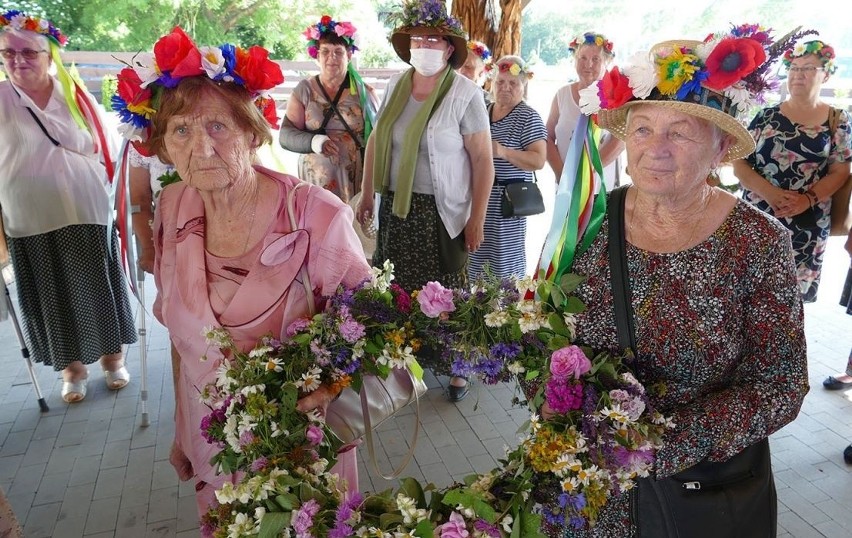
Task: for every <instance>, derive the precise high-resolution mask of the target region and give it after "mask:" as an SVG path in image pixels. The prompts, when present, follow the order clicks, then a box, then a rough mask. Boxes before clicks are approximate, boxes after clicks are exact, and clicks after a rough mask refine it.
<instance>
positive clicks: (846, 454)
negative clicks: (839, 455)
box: [843, 445, 852, 465]
mask: <svg viewBox="0 0 852 538" xmlns="http://www.w3.org/2000/svg"><path fill="white" fill-rule="evenodd" d="M843 459H844V460H846V463H848V464H849V465H852V445H849V446H847V447H846V450H844V451H843Z"/></svg>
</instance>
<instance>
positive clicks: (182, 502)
mask: <svg viewBox="0 0 852 538" xmlns="http://www.w3.org/2000/svg"><path fill="white" fill-rule="evenodd" d="M848 265H849V259H848V257H847V256H846V254H845V252H844V251H843V250H842V243H841V242H840V240H839V239H833V240H832V242H831V244H830V248H829V252H828V255H827V259H826V272H825V275H824V280H823V281H824V284H823V289H822V291H821V294H820V301H819V302H817V303H815V304H813V305H808V306H807V307H806V321H807V335H808V345H809V347H808V351H809V362H810V379H811V384H812V385H813V389H812V390H811V392H810V394H808V396H807V398H806V400H805V405H804V408H803V409H802V413H801V414H800V415H799V417H798V419H797V420H796V421H795V422H793V423H792V424H790V425H788V426H787V427H786V428H784V429H783V430H781V431H780V432H778V433H777V434H775V435H774V436H772V440H771V444H772V450H773V461H774V468H775V472H776V478H777V484H778V489H779V497H780V501H781V504H780V511H781V513H780V525H781V529H780V536H782V537H795V538H808V537H819V536H826V537H837V538H840V537H843V538H846V537H848V536H850V535H852V511H851V510H850V509H849V507H850V506H852V487H850V481H852V467H850V466H847V465H845V464H844V462H843V458H842V455H841V452H842V450H843V448H844V447H845V446H846V445H847V444H848V443H849V442H850V441H852V391H848V393H846V394H843V393H837V392H835V393H830V392H827V391H825V390H823V389H822V387H821V385H820V383H821V381H822V379H823V378H825V376H826V375H829V374H831V373H834V372H835V371H836V370H837V369H839V368H841V366H842V365H844V364H845V361H846V357H847V354H848V353H849V349H850V346H852V317H849V316H845V315H843V313H842V310H841V309H840V308H839V307H838V306H836V299H837V297H838V296H839V288H840V285H841V282H842V278H843V276H844V275H845V270H846V267H848ZM146 291H147V292H148V293H147V296H148V302H147V304H149V305H150V304H151V302H152V300H151V299H152V293H153V284H152V281H151V279H150V278H149V280H148V284H147V290H146ZM13 292H14V289H13ZM148 327H149V337H148V368H149V371H148V377H149V398H148V412H149V414H150V426H148V427H141V426H140V411H141V405H140V395H139V389H140V382H139V380H140V361H139V347H138V346H133V347H132V348H131V349H130V352H129V364H130V369H131V372H132V374H133V375H134V379H133V383H132V385H130V386H129V387H128V388H126V389H124V390H122V391H119V392H117V393H113V392H109V391H107V390H106V388H105V386H104V384H103V383H102V381H101V375H100V373H99V372H97V371H95V369H94V368H92V369H91V370H90V374H91V379H92V382H91V385H90V392H89V396H88V397H87V398H86V400H85V401H84V402H82V403H80V404H76V405H72V406H69V405H66V404H64V403H63V402H62V401H61V399H60V397H59V390H60V384H61V382H60V376H59V375H58V374H56V373H54V372H52V371H50V370H49V369H47V368H44V367H37V369H36V372H37V377H38V381H39V384H40V385H41V388H42V391H43V392H44V394H45V397H46V398H47V401H48V403H49V405H50V411H49V412H48V413H41V412H40V411H39V408H38V406H37V404H36V397H35V394H34V390H33V387H32V385H31V383H30V379H29V376H28V374H27V371H26V368H25V366H24V364H25V363H24V361H23V359H22V358H21V353H20V351H19V349H18V345H17V342H16V339H15V335H14V333H13V332H12V325H11V323H9V322H6V323H2V324H0V486H2V488H3V490H4V491H5V492H6V493H7V496H8V498H9V501H10V502H11V504H12V507H13V508H14V510H15V513H16V514H17V517H18V519H19V520H20V522H21V525H22V526H23V527H24V530H25V536H27V537H28V538H42V537H50V536H54V537H61V538H76V537H80V536H86V537H99V538H104V537H109V536H117V537H122V538H124V537H137V536H139V537H141V536H154V537H160V536H162V537H173V536H175V537H184V538H187V537H195V536H197V535H198V531H197V529H196V523H195V505H194V499H193V493H194V492H193V489H192V488H191V487H187V485H185V484H184V485H181V484H179V483H178V481H177V478H176V476H175V474H174V472H173V470H172V468H171V466H170V465H169V463H168V461H167V457H168V448H169V445H170V442H171V437H172V434H173V428H174V425H173V421H172V414H173V398H172V386H171V374H170V369H169V363H168V360H167V339H166V335H165V331H164V329H163V328H162V327H161V326H159V325H158V324H156V323H155V322H153V321H152V320H151V318H150V317H148ZM440 381H441V382H444V383H445V382H446V380H445V379H443V380H440ZM428 383H429V386H430V390H429V392H428V393H427V397H426V398H425V401H423V403H422V406H421V410H420V421H421V424H422V426H423V428H422V430H421V432H420V438H419V441H418V444H417V450H416V453H415V457H414V460H413V461H412V462H411V463H410V464H409V467H408V469H407V470H406V474H407V475H412V476H415V477H417V478H419V479H421V480H422V479H424V478H426V477H428V479H429V480H430V481H432V482H434V483H436V484H437V485H446V484H448V483H450V482H451V480H452V479H454V478H460V477H462V476H464V475H466V474H468V473H470V472H471V471H486V470H489V469H491V468H492V467H493V466H494V465H495V461H496V458H498V457H500V456H501V455H502V454H503V447H504V445H512V444H514V442H515V437H516V430H517V428H518V426H519V425H520V424H521V423H522V422H523V421H524V420H525V418H526V414H525V412H524V411H523V410H520V409H513V408H511V405H510V404H509V402H510V400H511V396H512V388H511V387H510V386H498V387H496V388H490V389H484V388H482V387H480V388H482V390H479V391H478V392H474V393H472V394H471V396H469V397H468V398H467V399H466V400H465V401H463V402H461V403H459V404H458V405H454V404H450V403H448V402H446V401H445V399H444V396H443V388H442V386H441V384H440V382H439V380H436V379H434V378H429V379H428ZM413 427H414V416H413V413H409V414H408V415H407V416H402V417H399V418H397V419H393V420H392V421H391V422H390V423H388V424H386V425H384V426H382V428H381V432H380V434H379V436H378V439H379V441H380V444H379V456H378V460H379V465H380V466H382V468H383V469H384V470H385V471H386V472H387V470H389V468H390V466H391V464H392V463H395V462H399V461H401V459H402V455H403V454H404V453H405V451H406V450H407V446H408V445H407V441H406V440H407V439H409V438H410V434H411V432H412V431H413ZM360 457H361V459H362V465H361V486H362V488H363V489H365V490H382V489H386V488H388V487H391V486H393V485H394V483H393V482H392V481H385V480H383V479H382V478H379V477H378V475H377V473H376V472H375V471H374V470H372V465H367V464H365V463H364V462H365V458H366V450H362V451H361V454H360Z"/></svg>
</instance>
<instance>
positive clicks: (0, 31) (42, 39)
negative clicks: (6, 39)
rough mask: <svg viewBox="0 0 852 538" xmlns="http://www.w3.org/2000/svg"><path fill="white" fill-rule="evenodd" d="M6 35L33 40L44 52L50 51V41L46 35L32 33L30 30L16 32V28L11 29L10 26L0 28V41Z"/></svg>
mask: <svg viewBox="0 0 852 538" xmlns="http://www.w3.org/2000/svg"><path fill="white" fill-rule="evenodd" d="M6 34H14V35H15V36H17V37H20V38H22V39H35V40H36V41H38V42H39V44H40V45H41V46H43V47H44V49H45V50H47V51H50V40H49V39H48V38H47V36H46V35H44V34H40V33H38V32H32V31H30V30H18V29H17V28H12V27H11V26H5V27H3V28H0V39H2V38H3V36H4V35H6Z"/></svg>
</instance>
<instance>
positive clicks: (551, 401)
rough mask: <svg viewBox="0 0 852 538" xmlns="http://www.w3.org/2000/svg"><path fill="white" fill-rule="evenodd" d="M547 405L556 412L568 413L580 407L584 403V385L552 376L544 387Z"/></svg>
mask: <svg viewBox="0 0 852 538" xmlns="http://www.w3.org/2000/svg"><path fill="white" fill-rule="evenodd" d="M544 397H545V399H546V400H547V405H549V406H550V408H551V409H553V411H554V412H556V413H561V414H564V413H567V412H569V411H574V410H576V409H580V407H581V406H582V405H583V385H581V384H579V383H576V384H568V383H565V381H564V380H561V379H559V378H556V377H551V378H550V379H548V380H547V385H545V387H544Z"/></svg>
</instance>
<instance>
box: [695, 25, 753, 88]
mask: <svg viewBox="0 0 852 538" xmlns="http://www.w3.org/2000/svg"><path fill="white" fill-rule="evenodd" d="M764 61H766V52H765V51H764V50H763V47H762V46H761V45H760V43H758V42H757V41H755V40H754V39H750V38H729V39H723V40H722V41H720V42H719V44H718V45H716V47H715V48H714V49H713V52H711V53H710V56H708V57H707V61H706V62H705V65H706V67H707V73H708V76H707V80H705V81H704V85H705V86H707V87H708V88H710V89H711V90H717V91H721V90H724V89H725V88H727V87H729V86H731V85H732V84H734V83H735V82H737V81H739V80H742V78H743V77H745V76H748V75H749V74H751V73H752V72H753V71H754V70H755V69H757V67H758V66H760V64H762V63H763V62H764Z"/></svg>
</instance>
